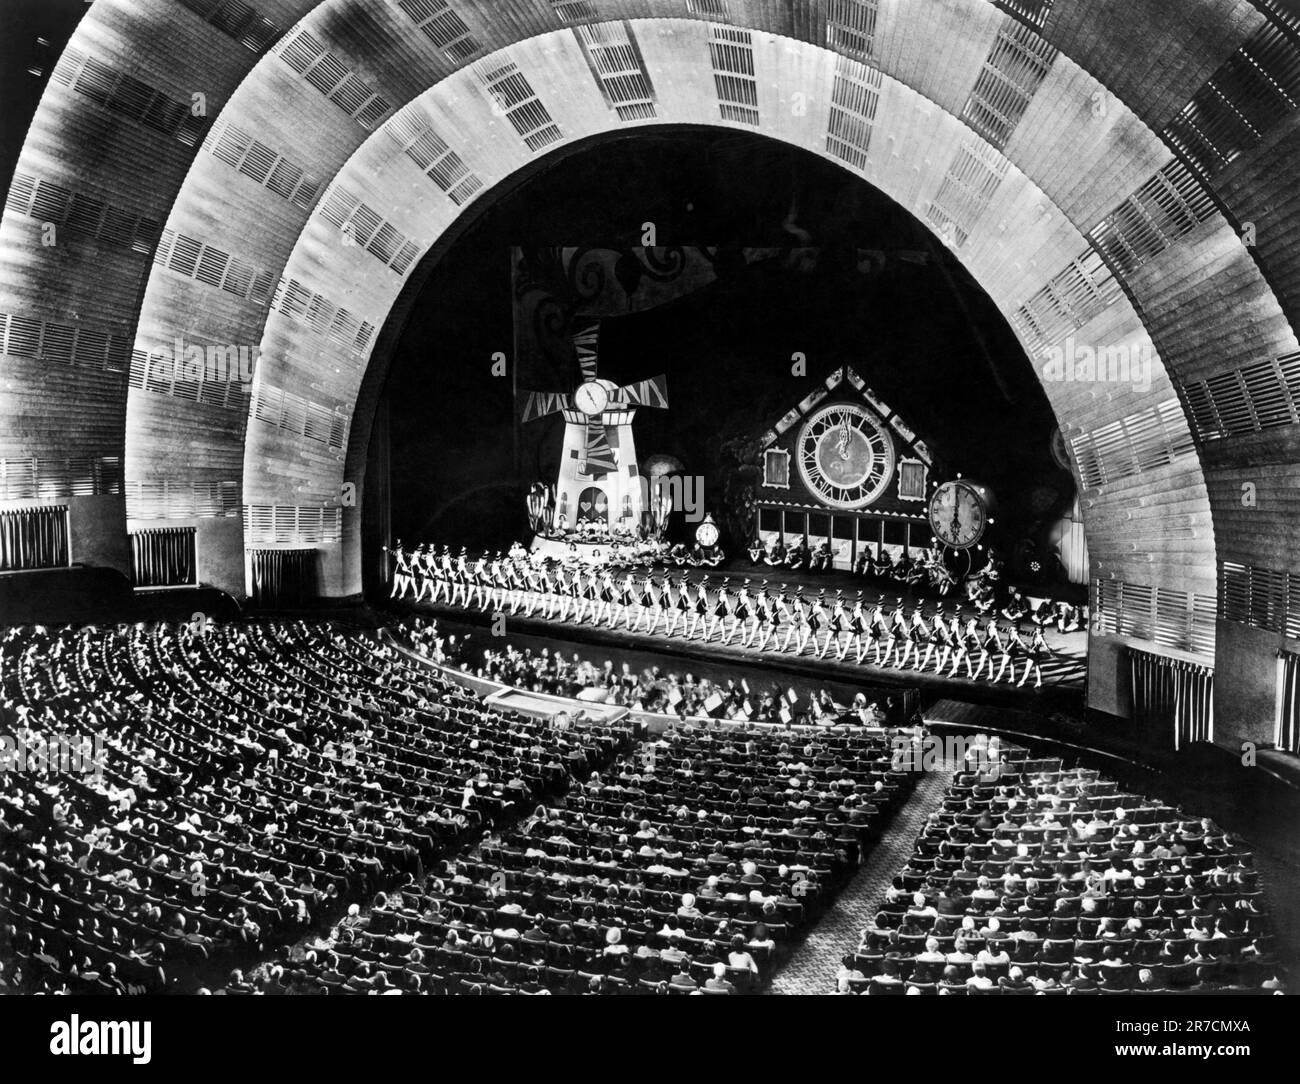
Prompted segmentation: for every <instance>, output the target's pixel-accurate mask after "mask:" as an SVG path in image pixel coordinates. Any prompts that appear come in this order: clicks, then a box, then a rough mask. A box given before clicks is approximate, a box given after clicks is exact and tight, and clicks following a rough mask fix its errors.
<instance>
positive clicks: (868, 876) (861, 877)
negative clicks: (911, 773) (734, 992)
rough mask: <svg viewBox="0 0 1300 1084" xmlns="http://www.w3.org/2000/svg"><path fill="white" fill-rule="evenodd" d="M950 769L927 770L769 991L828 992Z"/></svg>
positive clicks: (949, 776) (935, 803)
mask: <svg viewBox="0 0 1300 1084" xmlns="http://www.w3.org/2000/svg"><path fill="white" fill-rule="evenodd" d="M952 776H953V773H952V772H951V771H934V772H927V773H926V775H925V778H924V779H922V780H921V781H920V783H918V784H917V786H916V789H915V790H914V791H912V795H911V797H910V798H908V800H907V804H906V805H905V806H903V808H902V809H901V810H900V811H899V813H898V816H897V817H895V818H894V821H893V823H892V824H890V826H889V827H888V828H887V829H886V830H885V834H884V835H883V836H882V837H881V840H880V843H879V844H878V845H877V846H876V848H875V849H874V850H873V851H872V852H871V854H869V855H868V856H867V860H866V862H865V863H863V865H862V867H861V868H860V869H859V870H858V872H857V873H856V874H855V875H854V877H853V880H851V881H850V882H849V883H848V884H847V885H846V886H845V888H844V891H843V892H841V893H840V894H839V896H837V897H836V899H835V902H834V904H832V906H831V907H830V909H829V910H827V912H826V914H824V915H823V916H822V918H821V921H820V922H818V923H817V925H816V926H814V927H813V929H812V930H811V931H810V932H809V934H808V936H807V938H806V939H805V940H804V942H803V944H801V945H800V946H799V947H798V948H797V949H795V951H794V955H792V956H791V957H790V959H789V961H788V962H787V963H786V965H785V966H784V967H782V968H781V970H780V971H778V972H777V974H776V977H775V978H773V980H772V987H771V992H772V993H774V994H833V993H835V975H836V972H838V971H839V968H840V959H841V957H843V956H844V954H845V953H847V952H852V951H853V949H855V948H856V947H857V945H858V939H859V938H860V937H861V935H862V928H863V927H864V926H865V925H866V923H867V920H868V919H869V918H870V917H871V916H872V915H874V914H875V913H876V908H877V907H878V906H879V904H880V901H881V900H882V899H883V898H884V895H885V889H887V888H888V887H889V885H890V884H891V882H892V881H893V879H894V877H895V875H896V874H897V873H898V871H899V870H900V869H902V868H903V866H904V865H905V864H906V863H907V860H908V858H909V857H910V856H911V854H912V847H913V845H914V844H915V843H916V837H917V833H919V832H920V830H921V826H922V825H923V824H924V823H925V819H926V818H927V817H928V816H929V815H930V814H931V813H932V812H934V810H936V809H937V808H938V807H939V804H940V803H941V802H942V801H943V796H944V792H945V790H946V789H947V787H948V784H949V783H950V782H952Z"/></svg>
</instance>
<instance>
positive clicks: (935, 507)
mask: <svg viewBox="0 0 1300 1084" xmlns="http://www.w3.org/2000/svg"><path fill="white" fill-rule="evenodd" d="M990 503H991V498H990V496H989V492H988V489H987V488H985V487H984V486H982V485H980V484H979V483H978V482H967V481H964V480H961V479H957V480H954V481H951V482H944V483H942V484H941V485H940V486H939V487H938V488H937V489H935V491H934V493H933V494H932V495H931V496H930V530H932V531H933V532H934V536H935V538H937V539H938V540H939V541H940V542H942V543H943V544H944V545H945V546H951V547H952V548H953V549H957V550H964V549H969V548H970V547H971V546H973V545H975V543H977V542H978V541H979V540H980V539H981V538H983V537H984V532H985V531H986V530H988V526H989V506H990Z"/></svg>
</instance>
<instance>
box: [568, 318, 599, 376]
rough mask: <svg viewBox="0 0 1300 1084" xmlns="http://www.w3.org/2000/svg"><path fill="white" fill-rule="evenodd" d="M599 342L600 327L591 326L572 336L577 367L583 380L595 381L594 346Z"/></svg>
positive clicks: (596, 325) (597, 325)
mask: <svg viewBox="0 0 1300 1084" xmlns="http://www.w3.org/2000/svg"><path fill="white" fill-rule="evenodd" d="M599 341H600V325H599V324H592V325H591V327H589V328H587V329H585V330H584V331H580V332H578V334H576V335H575V336H573V348H574V350H576V351H577V354H578V366H579V368H581V369H582V379H583V380H595V379H596V346H597V344H598V342H599Z"/></svg>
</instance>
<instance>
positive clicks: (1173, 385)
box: [0, 0, 1300, 655]
mask: <svg viewBox="0 0 1300 1084" xmlns="http://www.w3.org/2000/svg"><path fill="white" fill-rule="evenodd" d="M1298 26H1300V22H1298V21H1297V20H1296V19H1295V18H1294V17H1293V16H1291V15H1289V14H1287V13H1285V12H1284V10H1283V9H1282V7H1281V6H1280V5H1279V4H1278V3H1277V2H1276V0H1255V2H1254V3H1251V2H1248V0H1200V2H1195V3H1192V2H1188V3H1185V4H1184V5H1181V6H1180V10H1179V15H1178V17H1177V18H1170V11H1169V8H1168V6H1167V5H1165V4H1162V3H1158V2H1156V0H1086V2H1085V0H1008V2H1006V3H1001V4H996V5H995V4H993V3H990V2H988V0H451V2H444V0H326V2H323V3H319V4H315V3H311V2H307V0H251V3H245V2H243V0H129V2H128V0H96V3H94V5H93V6H92V7H91V8H90V9H89V10H88V11H87V14H86V16H85V17H84V19H83V21H82V23H81V25H80V26H79V28H78V30H77V32H76V34H75V35H74V36H73V38H72V40H71V42H70V43H69V46H68V48H67V49H66V50H65V52H64V54H63V56H62V57H61V59H60V61H59V63H58V66H57V68H56V69H55V71H54V73H53V76H52V79H51V82H50V85H49V88H48V90H47V92H46V94H45V96H44V98H43V100H42V103H41V107H40V109H39V111H38V114H37V116H36V118H35V121H34V123H33V125H32V129H31V132H30V134H29V136H28V139H27V143H26V145H25V147H24V150H23V153H22V156H21V159H20V162H19V165H18V169H17V174H16V177H15V182H14V185H13V188H12V190H11V193H10V198H9V200H8V203H7V207H6V213H5V217H4V220H3V228H2V229H0V313H3V314H4V315H3V316H0V321H3V323H0V330H3V331H4V332H5V333H6V335H7V338H6V340H5V343H6V345H5V358H4V368H3V383H2V384H0V418H2V419H3V421H0V458H3V459H4V460H5V462H6V471H7V472H8V475H9V476H12V475H14V473H15V472H16V471H21V472H30V474H31V476H32V477H33V486H34V488H35V490H36V492H37V493H38V494H39V495H40V496H54V497H58V496H63V495H65V494H66V495H73V494H85V493H106V494H115V493H118V492H121V493H124V495H125V508H124V510H123V511H122V512H121V513H120V515H121V516H122V530H123V532H124V531H125V528H126V519H127V518H129V519H130V521H131V522H132V523H133V524H135V523H144V522H151V521H154V520H159V519H168V520H175V519H195V518H197V519H198V521H199V522H200V523H204V522H206V521H207V520H208V519H210V518H211V519H223V520H224V521H225V523H226V524H228V525H231V527H230V528H229V529H236V530H242V533H243V539H244V541H247V542H249V543H250V544H251V543H258V542H264V541H272V540H276V541H295V540H297V541H302V542H307V543H319V544H321V545H322V546H323V547H324V548H325V549H327V550H329V551H331V552H332V553H333V554H334V555H335V559H336V562H337V563H336V564H335V565H334V566H333V570H332V573H330V572H327V584H328V586H329V588H330V590H331V593H336V594H339V593H349V592H352V591H355V590H356V589H357V588H358V584H359V555H358V553H357V552H356V551H357V547H358V537H359V536H358V528H357V519H358V517H357V516H356V515H355V514H354V513H355V509H353V508H351V507H346V508H345V507H343V505H344V501H343V499H342V497H341V493H342V488H343V486H344V484H345V483H352V484H353V485H357V486H359V485H360V483H361V479H362V473H363V466H364V458H365V455H364V452H365V447H366V442H367V439H368V434H369V423H370V417H369V409H368V407H367V408H365V409H360V410H357V409H355V407H356V404H357V401H358V393H359V391H360V390H361V389H362V387H363V378H364V377H365V374H366V370H367V366H368V365H369V364H370V361H371V357H372V355H373V354H374V353H375V345H376V341H377V338H379V337H380V335H381V329H383V328H384V325H385V322H386V321H387V320H389V317H390V313H391V312H392V311H393V307H394V303H395V301H396V300H397V299H398V297H399V293H400V292H401V291H402V289H403V286H404V284H405V283H406V282H407V281H408V279H410V277H411V276H412V275H413V274H414V273H416V271H417V268H418V266H419V264H420V262H421V258H422V257H423V256H424V255H425V254H426V253H429V252H430V251H431V250H434V249H436V246H437V244H438V243H439V240H440V238H443V237H444V236H445V231H447V230H448V229H449V227H451V226H452V225H453V224H454V223H455V222H456V221H457V219H458V217H459V216H461V215H464V214H465V213H467V211H471V210H473V208H475V207H476V206H479V205H482V204H483V201H488V200H491V199H492V193H493V190H494V188H495V187H496V186H498V185H501V184H503V183H509V182H510V181H511V179H512V178H517V177H518V176H519V174H520V171H521V170H525V169H527V168H529V167H530V166H531V165H532V164H534V163H536V162H537V161H539V160H541V159H543V158H544V157H545V156H547V155H550V154H557V153H563V151H564V148H565V147H567V146H572V145H574V144H575V143H576V142H578V141H583V140H590V139H592V138H599V137H601V136H603V135H608V134H610V133H618V134H620V135H625V134H626V133H627V132H628V131H630V130H631V129H634V128H636V127H637V126H642V125H657V124H691V125H722V126H727V125H732V126H737V127H742V128H745V129H747V130H751V131H758V132H759V133H761V134H764V135H766V136H769V137H771V138H773V139H776V140H781V141H784V142H786V143H789V144H793V145H796V146H799V147H803V148H805V149H807V150H810V151H813V152H815V153H818V154H821V155H823V156H825V157H828V158H830V159H831V160H832V161H836V162H838V163H840V164H841V165H843V166H844V168H846V169H849V170H852V171H855V172H856V173H858V174H859V175H861V176H862V177H864V178H865V179H866V180H867V181H868V182H870V183H871V184H873V185H875V186H877V187H879V188H880V189H881V190H882V191H884V192H885V193H887V194H888V195H890V196H891V197H893V198H894V199H895V200H897V201H898V202H899V203H901V204H902V205H903V206H905V207H907V208H908V209H910V210H912V211H913V213H914V214H916V215H917V217H918V218H920V219H921V220H922V221H924V222H927V223H929V224H930V225H931V226H932V228H934V230H935V232H936V233H937V234H938V235H939V236H940V237H941V238H943V239H944V240H945V241H946V242H947V243H949V244H950V245H951V246H952V247H953V248H954V251H955V252H956V254H957V256H958V257H959V258H960V259H961V260H962V261H963V263H964V265H965V266H966V267H967V268H968V270H969V271H970V273H971V274H972V275H973V276H974V277H975V278H976V280H977V281H979V282H980V283H981V285H982V286H983V287H984V288H985V289H986V290H987V291H988V293H989V295H990V296H991V297H992V298H993V300H994V301H995V302H996V304H997V305H998V306H999V308H1000V309H1001V311H1002V312H1003V313H1004V314H1005V315H1006V317H1007V319H1008V320H1009V321H1010V323H1011V325H1012V327H1013V328H1014V329H1015V331H1016V333H1017V335H1018V336H1019V338H1020V341H1021V343H1022V344H1023V346H1024V348H1025V351H1026V353H1027V355H1028V356H1029V358H1030V359H1032V361H1033V363H1034V364H1035V365H1036V366H1037V367H1039V368H1040V369H1041V368H1042V366H1043V365H1044V362H1045V361H1046V360H1047V359H1048V358H1049V351H1050V350H1052V349H1053V348H1063V347H1064V346H1066V345H1067V341H1068V340H1071V339H1072V340H1073V342H1074V343H1075V344H1083V345H1089V346H1092V347H1094V348H1097V349H1104V348H1118V347H1125V348H1133V349H1143V348H1145V349H1148V350H1149V354H1148V356H1149V357H1151V359H1152V360H1151V373H1150V384H1149V387H1137V386H1134V384H1133V383H1131V382H1130V383H1129V384H1124V383H1117V382H1111V383H1105V382H1096V381H1092V382H1074V381H1071V382H1063V381H1056V380H1046V379H1045V380H1044V386H1045V390H1046V393H1047V395H1048V397H1049V399H1050V401H1051V403H1052V405H1053V408H1054V409H1055V411H1056V413H1057V416H1058V418H1059V420H1060V424H1061V427H1062V429H1063V431H1064V432H1065V434H1066V436H1067V439H1068V440H1069V442H1070V445H1071V448H1072V451H1073V458H1074V465H1075V473H1076V476H1077V479H1078V481H1079V484H1080V489H1081V491H1082V493H1083V495H1084V511H1085V524H1086V528H1087V534H1088V545H1089V549H1090V552H1091V553H1092V555H1093V562H1094V564H1093V572H1094V576H1096V577H1100V578H1101V579H1113V580H1118V581H1122V582H1124V583H1128V584H1133V585H1137V586H1138V587H1140V588H1142V589H1165V590H1169V591H1173V592H1188V593H1190V595H1189V596H1187V597H1186V598H1185V599H1183V600H1182V604H1185V605H1186V606H1187V607H1188V608H1189V609H1190V608H1203V607H1204V606H1206V605H1208V606H1209V613H1210V614H1211V619H1210V628H1209V631H1208V636H1209V639H1208V640H1207V639H1205V635H1204V631H1202V634H1201V638H1200V639H1199V640H1187V641H1185V642H1180V643H1171V644H1169V645H1168V646H1171V647H1174V648H1177V647H1183V648H1190V649H1191V650H1193V651H1194V652H1195V653H1197V654H1200V655H1207V654H1210V655H1212V653H1213V646H1212V642H1213V618H1212V615H1213V611H1214V600H1215V597H1216V558H1217V560H1218V561H1220V562H1223V561H1228V562H1235V563H1238V564H1243V565H1246V566H1258V567H1259V568H1261V569H1266V570H1275V571H1276V570H1282V571H1291V570H1296V569H1297V568H1298V566H1297V553H1296V551H1295V549H1294V548H1293V547H1288V546H1287V545H1286V539H1287V537H1288V528H1289V521H1290V515H1291V512H1292V510H1293V509H1294V507H1295V505H1294V504H1293V503H1292V501H1291V498H1290V497H1289V496H1288V495H1289V494H1290V493H1291V491H1292V490H1293V488H1294V481H1293V480H1294V478H1295V473H1296V472H1295V466H1294V465H1295V463H1296V460H1297V452H1298V451H1300V442H1298V441H1297V433H1298V432H1300V428H1298V427H1297V425H1296V424H1295V423H1296V422H1297V421H1300V416H1298V415H1297V414H1296V409H1297V401H1296V400H1297V397H1300V374H1298V373H1297V363H1296V360H1295V358H1294V355H1295V354H1296V352H1297V342H1296V337H1295V333H1294V331H1293V325H1294V323H1295V319H1296V316H1297V313H1300V246H1297V245H1296V244H1295V235H1296V229H1297V222H1300V216H1297V213H1296V210H1297V207H1296V205H1297V201H1298V200H1300V193H1298V192H1297V189H1296V186H1295V184H1294V176H1293V174H1292V173H1290V172H1289V171H1288V169H1287V167H1288V166H1290V165H1293V164H1294V162H1295V161H1296V160H1297V140H1300V114H1298V113H1297V111H1296V110H1295V108H1294V107H1295V104H1296V102H1295V100H1294V97H1293V95H1294V88H1295V85H1296V83H1297V76H1296V67H1297V56H1298V55H1300V54H1298V52H1297V27H1298ZM196 94H197V95H202V96H203V99H202V101H203V105H204V106H205V111H206V116H200V117H195V116H193V115H192V113H193V110H191V108H190V106H191V103H192V102H194V101H195V100H197V99H195V98H194V96H195V95H196ZM628 215H629V219H630V220H636V221H639V219H638V217H637V216H638V211H637V208H635V207H629V208H628ZM51 221H53V222H55V223H56V226H58V227H59V229H60V230H61V231H62V233H61V237H62V238H63V240H62V241H61V242H60V243H58V244H55V245H52V246H45V245H42V228H43V224H44V223H47V222H51ZM1247 224H1251V225H1253V244H1249V245H1248V244H1245V243H1243V240H1242V237H1241V236H1240V231H1241V230H1242V229H1243V228H1248V227H1247ZM673 241H674V239H673V238H669V237H661V238H659V242H660V243H661V244H672V243H673ZM150 257H152V262H150ZM178 340H181V341H183V342H184V343H186V344H199V345H220V346H227V347H239V346H245V347H249V348H254V349H255V353H256V354H257V357H258V360H257V364H256V370H255V375H254V378H253V381H252V386H251V389H249V388H248V387H247V386H241V384H240V383H239V382H238V381H237V380H236V381H231V382H220V381H199V382H195V381H192V380H186V379H177V377H176V374H175V373H172V372H170V371H169V370H168V368H167V366H166V364H165V360H164V359H165V358H166V357H169V356H170V354H171V353H172V351H173V349H174V344H175V343H176V342H177V341H178ZM375 356H376V360H377V362H378V364H380V365H382V364H384V363H385V361H386V359H385V358H384V357H383V356H382V351H381V352H380V353H379V354H378V355H375ZM1279 359H1281V360H1279ZM468 361H469V363H473V359H468ZM483 363H484V364H487V360H486V359H484V360H483ZM187 375H188V374H187ZM373 379H374V377H373V374H372V377H371V381H372V382H373ZM366 402H367V403H369V400H368V399H367V400H366ZM33 458H34V459H35V462H34V463H33V462H29V461H30V460H32V459H33ZM1247 463H1248V464H1251V465H1252V472H1251V474H1250V478H1251V481H1252V483H1253V484H1254V485H1255V486H1256V487H1257V496H1258V499H1257V501H1256V503H1255V504H1254V505H1253V506H1250V507H1247V506H1246V505H1245V503H1244V502H1243V501H1242V499H1241V477H1242V472H1241V470H1240V468H1241V466H1242V465H1243V464H1247ZM118 464H120V473H119V467H118ZM23 476H24V477H26V476H27V475H26V473H24V475H23ZM6 495H8V496H11V497H12V496H14V495H15V494H14V491H13V489H12V488H11V489H10V490H9V492H8V493H7V494H6ZM18 495H19V496H24V495H25V494H21V493H20V494H18ZM241 505H242V506H243V509H244V515H243V518H242V520H241V518H240V506H241ZM1121 631H1122V630H1121Z"/></svg>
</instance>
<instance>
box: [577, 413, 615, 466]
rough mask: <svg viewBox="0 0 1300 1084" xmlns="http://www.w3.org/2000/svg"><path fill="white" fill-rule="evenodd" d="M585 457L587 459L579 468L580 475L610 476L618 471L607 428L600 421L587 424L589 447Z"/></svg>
mask: <svg viewBox="0 0 1300 1084" xmlns="http://www.w3.org/2000/svg"><path fill="white" fill-rule="evenodd" d="M584 455H585V458H584V460H583V462H582V463H581V464H580V465H579V467H578V473H579V474H583V475H592V474H610V473H612V472H613V471H616V470H618V463H617V462H616V461H615V459H614V449H613V448H611V447H610V445H609V438H608V437H607V436H606V435H605V427H604V426H603V425H602V424H601V423H600V422H598V421H589V422H587V446H586V450H585V453H584Z"/></svg>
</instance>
